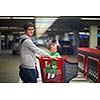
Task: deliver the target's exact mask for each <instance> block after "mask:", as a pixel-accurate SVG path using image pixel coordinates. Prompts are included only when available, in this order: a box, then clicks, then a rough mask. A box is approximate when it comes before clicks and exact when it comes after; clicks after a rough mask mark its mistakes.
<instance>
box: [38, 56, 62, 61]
mask: <svg viewBox="0 0 100 100" xmlns="http://www.w3.org/2000/svg"><path fill="white" fill-rule="evenodd" d="M37 58H38V59H43V60H56V61H57V60H60V59H61V58H58V57H55V58H56V59H54V58H50V57H48V56H37Z"/></svg>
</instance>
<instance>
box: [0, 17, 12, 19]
mask: <svg viewBox="0 0 100 100" xmlns="http://www.w3.org/2000/svg"><path fill="white" fill-rule="evenodd" d="M0 19H11V17H0Z"/></svg>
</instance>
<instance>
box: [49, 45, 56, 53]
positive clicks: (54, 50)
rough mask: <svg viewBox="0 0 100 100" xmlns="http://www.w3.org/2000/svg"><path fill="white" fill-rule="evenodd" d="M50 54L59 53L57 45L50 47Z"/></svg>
mask: <svg viewBox="0 0 100 100" xmlns="http://www.w3.org/2000/svg"><path fill="white" fill-rule="evenodd" d="M50 52H51V53H55V52H57V45H51V47H50Z"/></svg>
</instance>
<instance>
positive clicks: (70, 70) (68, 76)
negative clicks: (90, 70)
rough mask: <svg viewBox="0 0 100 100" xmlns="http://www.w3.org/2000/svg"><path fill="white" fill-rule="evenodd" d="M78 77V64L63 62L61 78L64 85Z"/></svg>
mask: <svg viewBox="0 0 100 100" xmlns="http://www.w3.org/2000/svg"><path fill="white" fill-rule="evenodd" d="M77 75H78V63H73V62H70V61H67V60H64V63H63V77H64V83H69V82H70V81H71V80H72V79H73V78H75V77H77Z"/></svg>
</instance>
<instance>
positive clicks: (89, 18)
mask: <svg viewBox="0 0 100 100" xmlns="http://www.w3.org/2000/svg"><path fill="white" fill-rule="evenodd" d="M81 20H100V18H81Z"/></svg>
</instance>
